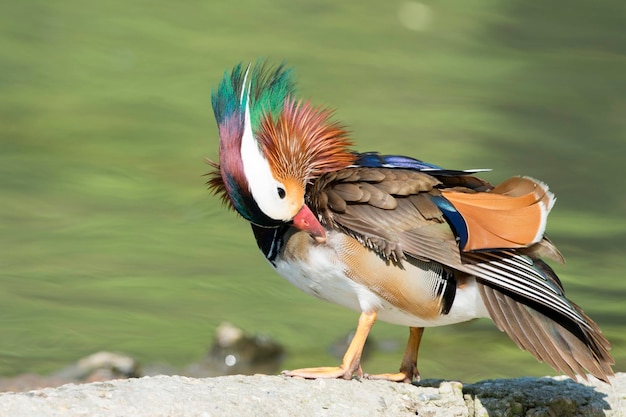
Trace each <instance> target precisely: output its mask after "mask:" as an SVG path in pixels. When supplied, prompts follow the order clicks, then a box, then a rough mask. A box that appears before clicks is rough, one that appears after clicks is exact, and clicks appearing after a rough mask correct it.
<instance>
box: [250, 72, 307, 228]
mask: <svg viewBox="0 0 626 417" xmlns="http://www.w3.org/2000/svg"><path fill="white" fill-rule="evenodd" d="M246 76H247V72H246ZM244 118H245V122H244V130H243V136H242V138H241V161H242V163H243V171H244V174H245V176H246V180H247V181H248V186H249V188H250V193H251V194H252V197H253V198H254V201H255V202H256V203H257V205H258V206H259V208H260V209H261V210H262V211H263V213H265V214H266V215H267V216H268V217H270V218H272V219H275V220H283V221H289V220H291V219H292V218H293V216H294V215H295V214H296V212H297V210H296V211H294V209H293V207H291V206H289V205H287V204H285V201H284V200H282V199H281V198H280V196H279V195H278V194H277V188H279V187H280V188H283V189H284V185H283V184H282V183H280V182H279V181H277V180H276V179H275V178H274V175H273V173H272V169H271V168H270V164H269V162H268V161H267V158H265V155H263V152H262V150H261V147H260V146H259V143H258V141H257V139H256V138H255V137H254V132H253V131H252V121H251V120H250V87H248V88H247V89H246V112H245V115H244Z"/></svg>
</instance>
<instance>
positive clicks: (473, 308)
mask: <svg viewBox="0 0 626 417" xmlns="http://www.w3.org/2000/svg"><path fill="white" fill-rule="evenodd" d="M343 238H344V235H342V234H340V233H337V232H331V233H329V234H328V238H327V242H326V243H325V244H320V245H317V244H314V245H311V244H309V245H306V247H305V248H304V249H303V251H304V252H305V253H302V254H300V255H301V256H282V257H278V258H277V259H276V260H275V268H276V271H277V272H278V273H279V274H280V275H282V276H283V277H284V278H286V279H287V280H288V281H289V282H291V283H292V284H293V285H295V286H296V287H298V288H300V289H301V290H302V291H304V292H306V293H307V294H311V295H313V296H315V297H317V298H320V299H322V300H326V301H329V302H331V303H334V304H338V305H342V306H344V307H348V308H350V309H352V310H354V311H357V312H372V311H376V312H377V313H378V319H379V320H382V321H385V322H389V323H394V324H399V325H404V326H411V327H433V326H441V325H447V324H454V323H460V322H464V321H468V320H472V319H475V318H478V317H489V316H488V313H487V310H486V308H485V306H484V304H483V302H482V299H481V297H480V294H479V292H478V290H477V287H476V281H475V280H474V279H473V278H470V279H469V280H468V281H467V282H466V283H465V285H463V286H462V287H460V288H458V289H457V291H456V296H455V299H454V302H453V304H452V308H451V309H450V311H449V312H448V314H442V315H438V316H436V317H434V318H429V319H424V318H421V317H419V316H416V315H414V314H411V313H409V312H408V311H405V310H402V309H400V308H398V307H396V306H394V305H393V304H391V303H390V302H388V301H387V300H385V299H383V298H382V297H381V296H379V295H378V294H377V293H375V292H374V291H372V290H370V289H369V288H368V287H367V286H365V285H363V284H360V283H358V282H355V281H354V280H353V279H351V278H350V277H349V276H348V275H347V274H346V271H347V270H348V267H347V266H346V265H345V263H344V262H343V261H342V260H341V259H340V256H339V255H338V250H337V248H336V246H337V245H339V244H340V240H341V239H343ZM299 258H303V259H299ZM380 262H381V264H384V265H381V266H384V267H386V268H397V267H395V266H390V265H387V264H385V262H384V261H383V260H382V259H380ZM404 267H405V269H404V270H402V271H401V272H402V274H403V275H404V276H406V279H408V280H410V281H413V280H414V281H415V282H414V285H413V284H412V283H409V285H407V287H408V288H411V287H420V282H419V280H420V279H424V276H423V274H424V271H422V270H421V269H419V268H415V267H414V266H412V265H410V264H407V263H405V265H404Z"/></svg>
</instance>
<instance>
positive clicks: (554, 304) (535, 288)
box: [464, 262, 589, 328]
mask: <svg viewBox="0 0 626 417" xmlns="http://www.w3.org/2000/svg"><path fill="white" fill-rule="evenodd" d="M499 266H502V265H501V264H500V263H497V262H490V263H484V264H476V265H471V264H467V265H464V269H466V270H467V271H468V272H471V273H472V274H474V275H475V276H477V277H479V278H482V279H484V280H485V281H487V282H491V283H492V284H495V285H496V286H497V287H500V288H503V289H507V290H509V291H512V292H514V293H516V294H519V295H521V296H524V297H526V298H528V299H529V300H532V301H535V302H537V303H539V304H542V305H545V306H546V307H548V308H551V309H553V310H555V311H558V312H560V313H561V314H563V315H565V316H566V317H569V318H571V319H572V320H574V321H575V322H577V323H579V324H580V325H581V326H583V327H585V328H589V325H588V324H587V322H586V320H585V319H584V317H582V316H581V315H580V314H579V313H578V312H577V311H576V310H575V309H574V308H573V307H572V306H571V305H569V303H567V302H566V301H564V299H563V298H562V297H561V296H559V295H557V294H555V293H554V291H552V290H551V288H550V287H549V286H548V285H547V283H546V282H545V281H544V280H543V279H537V278H536V276H535V277H532V276H530V277H529V276H527V275H523V276H519V275H517V274H516V275H512V274H510V273H508V272H507V271H506V270H502V269H499V268H498V267H499ZM520 278H522V279H520ZM529 278H530V281H529ZM538 284H539V285H538Z"/></svg>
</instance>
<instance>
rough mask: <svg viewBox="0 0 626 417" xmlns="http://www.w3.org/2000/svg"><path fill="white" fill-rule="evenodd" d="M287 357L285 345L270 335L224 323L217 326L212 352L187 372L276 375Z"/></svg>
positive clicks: (212, 374) (208, 374) (191, 366)
mask: <svg viewBox="0 0 626 417" xmlns="http://www.w3.org/2000/svg"><path fill="white" fill-rule="evenodd" d="M284 356H285V349H284V347H283V346H282V345H281V344H280V343H278V342H276V341H274V340H273V339H271V338H270V337H269V336H266V335H263V334H248V333H246V332H244V331H243V330H242V329H240V328H239V327H236V326H234V325H232V324H230V323H227V322H224V323H222V324H220V325H219V326H218V327H217V328H216V329H215V342H214V343H213V345H212V346H211V348H210V349H209V352H208V355H207V356H206V357H205V358H204V359H203V360H202V361H200V362H198V363H195V364H192V365H190V366H189V367H188V368H187V370H186V371H185V375H187V376H193V377H205V376H219V375H235V374H243V375H254V374H257V373H263V374H273V373H276V372H278V370H280V365H281V363H282V362H283V359H284Z"/></svg>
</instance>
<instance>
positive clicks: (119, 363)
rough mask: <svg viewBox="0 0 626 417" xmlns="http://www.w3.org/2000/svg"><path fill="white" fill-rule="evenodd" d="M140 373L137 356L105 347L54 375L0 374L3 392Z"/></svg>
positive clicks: (136, 375) (134, 375)
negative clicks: (113, 351)
mask: <svg viewBox="0 0 626 417" xmlns="http://www.w3.org/2000/svg"><path fill="white" fill-rule="evenodd" d="M141 375H142V374H141V371H140V370H139V364H138V363H137V361H135V359H133V358H131V357H130V356H127V355H123V354H120V353H111V352H105V351H102V352H97V353H94V354H92V355H89V356H86V357H84V358H82V359H80V360H79V361H77V362H76V363H75V364H73V365H70V366H67V367H65V368H63V369H61V370H59V371H57V372H55V373H54V374H52V375H37V374H33V373H26V374H21V375H16V376H13V377H0V392H2V391H26V390H32V389H37V388H44V387H58V386H60V385H64V384H69V383H72V382H77V383H79V382H95V381H108V380H111V379H118V378H135V377H138V376H141ZM0 411H1V410H0Z"/></svg>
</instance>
